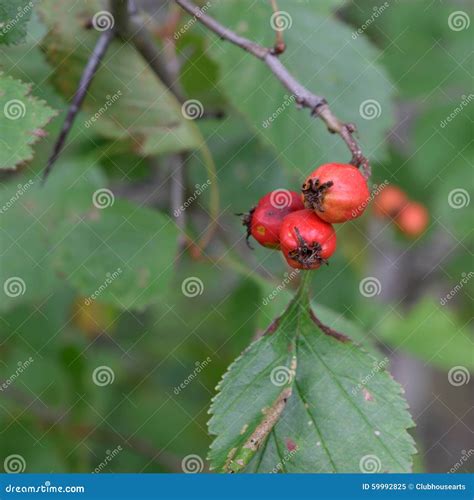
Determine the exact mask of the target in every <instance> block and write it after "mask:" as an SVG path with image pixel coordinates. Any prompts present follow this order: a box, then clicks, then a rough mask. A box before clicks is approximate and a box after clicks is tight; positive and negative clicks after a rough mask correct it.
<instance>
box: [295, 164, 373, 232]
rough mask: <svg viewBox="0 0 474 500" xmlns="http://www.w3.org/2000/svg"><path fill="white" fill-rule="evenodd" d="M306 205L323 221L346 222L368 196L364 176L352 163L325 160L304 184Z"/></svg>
mask: <svg viewBox="0 0 474 500" xmlns="http://www.w3.org/2000/svg"><path fill="white" fill-rule="evenodd" d="M302 192H303V199H304V204H305V207H306V208H312V209H314V210H315V211H316V213H317V214H318V215H319V217H321V219H323V220H325V221H326V222H331V223H335V222H345V221H347V220H351V219H356V218H357V217H360V216H361V215H362V214H363V213H364V210H365V208H366V207H367V205H368V203H369V199H370V193H369V188H368V187H367V182H366V180H365V179H364V176H363V175H362V174H361V173H360V171H359V169H357V168H356V167H354V166H353V165H346V164H343V163H326V164H325V165H321V166H320V167H318V168H317V169H316V170H315V171H314V172H313V173H312V174H311V175H310V176H309V177H308V178H307V179H306V181H305V183H304V184H303V191H302Z"/></svg>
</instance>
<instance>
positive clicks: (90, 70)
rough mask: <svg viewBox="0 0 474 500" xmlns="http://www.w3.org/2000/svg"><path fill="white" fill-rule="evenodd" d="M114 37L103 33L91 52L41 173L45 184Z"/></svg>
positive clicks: (110, 31) (108, 31) (111, 33)
mask: <svg viewBox="0 0 474 500" xmlns="http://www.w3.org/2000/svg"><path fill="white" fill-rule="evenodd" d="M113 37H114V31H113V30H107V31H104V32H103V33H102V34H101V35H100V37H99V39H98V40H97V43H96V45H95V47H94V50H93V51H92V54H91V56H90V58H89V60H88V61H87V64H86V67H85V68H84V71H83V72H82V75H81V79H80V81H79V85H78V87H77V90H76V93H75V94H74V97H73V99H72V102H71V104H70V106H69V109H68V111H67V114H66V118H65V119H64V123H63V126H62V128H61V132H60V133H59V136H58V138H57V140H56V142H55V143H54V146H53V152H52V153H51V156H50V157H49V159H48V163H47V164H46V168H45V169H44V172H43V180H42V182H43V183H44V182H46V179H47V178H48V175H49V174H50V173H51V170H52V169H53V165H54V163H55V162H56V160H57V159H58V157H59V154H60V153H61V151H62V150H63V148H64V144H65V142H66V138H67V136H68V135H69V132H70V131H71V129H72V126H73V124H74V120H75V119H76V116H77V114H78V113H79V110H80V109H81V105H82V103H83V101H84V98H85V97H86V94H87V90H88V89H89V87H90V85H91V83H92V80H93V78H94V76H95V74H96V73H97V70H98V69H99V66H100V62H101V61H102V59H103V57H104V55H105V53H106V52H107V48H108V46H109V44H110V42H111V41H112V39H113Z"/></svg>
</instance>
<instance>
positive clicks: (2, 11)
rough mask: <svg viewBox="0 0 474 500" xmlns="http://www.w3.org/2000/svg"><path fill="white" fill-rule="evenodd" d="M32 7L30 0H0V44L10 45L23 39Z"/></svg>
mask: <svg viewBox="0 0 474 500" xmlns="http://www.w3.org/2000/svg"><path fill="white" fill-rule="evenodd" d="M33 7H34V2H33V1H31V0H1V1H0V44H6V45H10V44H14V43H20V42H22V41H23V40H24V39H25V37H26V27H27V25H28V21H29V20H30V17H31V12H32V10H33Z"/></svg>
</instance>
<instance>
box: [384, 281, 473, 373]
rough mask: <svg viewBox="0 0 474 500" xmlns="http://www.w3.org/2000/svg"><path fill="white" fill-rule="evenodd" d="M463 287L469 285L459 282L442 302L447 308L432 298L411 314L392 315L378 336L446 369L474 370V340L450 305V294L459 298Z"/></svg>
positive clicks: (400, 348)
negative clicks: (455, 367) (457, 295)
mask: <svg viewBox="0 0 474 500" xmlns="http://www.w3.org/2000/svg"><path fill="white" fill-rule="evenodd" d="M464 280H465V281H466V280H469V278H467V277H465V278H464ZM456 285H457V287H456ZM463 286H466V285H464V284H462V283H461V282H459V283H456V284H454V286H453V288H452V290H451V291H449V290H448V291H447V294H446V296H445V297H442V298H441V299H440V302H441V306H443V307H441V306H440V305H439V304H437V303H435V302H434V301H433V300H432V299H429V298H428V299H425V300H424V301H422V302H420V303H419V304H418V305H417V306H416V307H415V308H414V309H413V310H412V311H410V313H409V314H407V315H404V316H401V315H400V314H399V313H397V312H392V313H391V314H389V315H388V316H386V317H385V319H384V321H383V322H382V323H381V326H380V329H379V331H378V332H377V337H378V338H379V339H380V340H381V341H383V342H385V343H386V344H388V345H390V346H391V347H392V348H394V349H397V350H401V351H403V352H405V353H407V354H411V355H413V356H415V357H417V358H419V359H421V360H422V361H424V362H425V363H426V364H431V365H434V366H437V367H439V368H441V369H443V370H449V369H451V368H453V367H454V366H458V365H461V366H464V367H466V368H467V369H469V370H471V371H474V358H473V356H472V352H473V340H474V339H473V337H472V335H471V334H470V332H469V331H468V328H467V324H464V325H463V324H462V323H461V322H460V321H459V319H458V318H457V317H456V315H455V314H454V312H453V311H451V310H450V309H449V305H447V304H448V303H449V302H450V300H451V298H447V297H448V295H449V297H451V293H454V295H456V294H457V293H458V291H457V290H459V289H460V288H462V287H463ZM454 287H456V288H454ZM427 336H428V337H429V340H428V338H427Z"/></svg>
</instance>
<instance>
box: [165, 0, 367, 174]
mask: <svg viewBox="0 0 474 500" xmlns="http://www.w3.org/2000/svg"><path fill="white" fill-rule="evenodd" d="M175 1H176V3H177V4H178V5H179V6H180V7H182V8H183V9H184V10H185V11H186V12H188V13H189V14H191V15H192V16H194V18H195V19H196V20H197V21H199V22H200V23H201V24H203V25H204V26H206V27H207V28H208V29H210V30H211V31H213V32H214V33H216V34H217V35H218V36H219V37H220V38H221V39H222V40H227V41H229V42H231V43H233V44H234V45H237V46H238V47H240V48H241V49H243V50H245V51H246V52H249V53H250V54H252V55H253V56H255V57H256V58H258V59H260V60H262V61H263V62H264V63H265V64H266V65H267V66H268V68H269V69H270V71H271V72H272V73H273V74H274V75H275V76H276V77H277V78H278V80H280V82H281V83H282V84H283V86H284V87H285V88H286V89H288V91H289V92H291V93H292V94H293V95H294V96H295V97H296V99H295V100H296V103H297V104H298V106H300V107H303V108H308V109H310V110H311V115H312V116H317V117H318V118H320V119H321V120H322V121H323V122H324V123H325V124H326V126H327V128H328V130H329V132H331V133H334V134H338V135H339V136H340V137H341V138H342V140H343V141H344V142H345V143H346V145H347V147H348V148H349V150H350V152H351V155H352V156H351V163H352V164H353V165H355V166H356V167H359V168H361V170H362V172H363V174H364V176H365V177H366V178H368V177H369V176H370V165H369V161H368V160H367V158H366V157H365V156H364V155H363V154H362V151H361V149H360V147H359V145H358V143H357V141H356V140H355V138H354V134H355V132H356V127H355V125H354V124H352V123H344V122H341V121H340V120H339V119H338V118H337V117H336V116H335V115H334V114H333V113H332V111H331V109H330V107H329V105H328V103H327V101H326V99H324V97H321V96H319V95H316V94H313V93H312V92H310V91H309V90H308V89H307V88H306V87H304V86H303V85H302V84H301V83H300V82H298V80H296V78H295V77H294V76H293V75H292V74H291V73H290V72H289V71H288V69H287V68H286V67H285V66H284V65H283V63H282V62H281V61H280V60H279V59H278V56H277V55H276V54H274V53H273V49H269V48H267V47H263V46H262V45H259V44H257V43H255V42H253V41H252V40H249V39H248V38H245V37H242V36H240V35H238V34H237V33H235V32H234V31H232V30H230V29H228V28H226V27H225V26H223V25H222V24H220V23H219V22H217V21H216V20H215V19H214V18H212V17H210V16H209V15H207V14H206V13H205V12H204V11H203V10H202V9H200V8H199V7H197V6H196V5H194V4H193V3H192V2H190V1H189V0H175Z"/></svg>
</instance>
